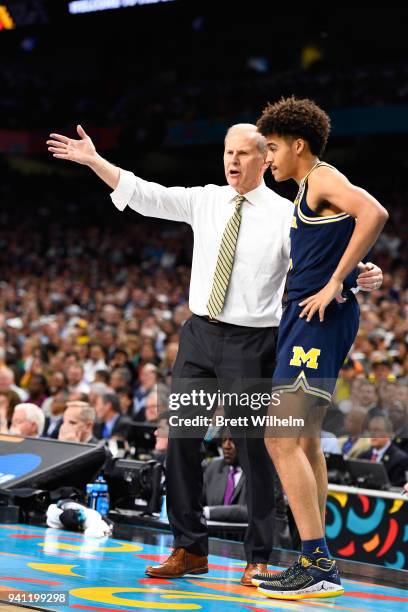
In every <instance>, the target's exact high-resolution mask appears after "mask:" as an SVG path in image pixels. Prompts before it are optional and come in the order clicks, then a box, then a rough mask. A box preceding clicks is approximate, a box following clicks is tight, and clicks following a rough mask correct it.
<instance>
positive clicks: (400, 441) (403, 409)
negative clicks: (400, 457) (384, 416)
mask: <svg viewBox="0 0 408 612" xmlns="http://www.w3.org/2000/svg"><path fill="white" fill-rule="evenodd" d="M388 415H389V417H390V421H391V423H392V424H393V426H394V438H393V443H394V444H395V445H396V446H398V448H400V449H401V450H402V451H404V453H408V409H407V406H406V405H405V404H404V403H403V402H402V401H400V400H394V401H392V402H391V403H390V406H389V408H388Z"/></svg>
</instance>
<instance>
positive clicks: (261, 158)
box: [224, 126, 268, 195]
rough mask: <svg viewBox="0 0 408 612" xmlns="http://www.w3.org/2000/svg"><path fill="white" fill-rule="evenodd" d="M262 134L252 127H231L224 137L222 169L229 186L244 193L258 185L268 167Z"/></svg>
mask: <svg viewBox="0 0 408 612" xmlns="http://www.w3.org/2000/svg"><path fill="white" fill-rule="evenodd" d="M262 144H263V142H262V136H261V135H260V134H258V133H257V131H256V128H255V126H254V127H253V129H252V128H241V127H233V128H231V129H230V130H229V132H228V134H227V136H226V138H225V149H224V169H225V177H226V179H227V182H228V184H229V185H231V187H233V188H234V189H235V190H236V191H237V192H238V193H240V194H241V195H244V194H245V193H248V192H249V191H252V190H253V189H255V188H256V187H258V186H259V185H260V184H261V182H262V179H263V175H264V172H265V170H266V168H267V167H268V164H267V163H266V162H265V155H266V150H262V148H263V147H262Z"/></svg>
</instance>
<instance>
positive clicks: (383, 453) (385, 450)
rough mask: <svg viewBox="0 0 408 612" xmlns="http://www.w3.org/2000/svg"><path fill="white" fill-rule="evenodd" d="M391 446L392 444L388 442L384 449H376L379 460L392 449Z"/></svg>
mask: <svg viewBox="0 0 408 612" xmlns="http://www.w3.org/2000/svg"><path fill="white" fill-rule="evenodd" d="M390 446H391V442H387V444H385V445H384V446H383V447H382V448H376V449H374V450H376V451H377V456H378V458H380V459H382V458H383V457H384V455H385V453H386V452H387V450H388V449H389V448H390Z"/></svg>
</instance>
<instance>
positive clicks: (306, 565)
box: [258, 555, 344, 599]
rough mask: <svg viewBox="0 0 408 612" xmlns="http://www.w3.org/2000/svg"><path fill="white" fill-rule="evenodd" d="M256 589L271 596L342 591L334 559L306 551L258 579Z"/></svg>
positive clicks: (295, 596) (297, 596)
mask: <svg viewBox="0 0 408 612" xmlns="http://www.w3.org/2000/svg"><path fill="white" fill-rule="evenodd" d="M258 591H259V593H262V595H266V597H270V598H272V599H307V598H312V597H313V598H315V597H337V596H338V595H343V593H344V589H343V587H342V585H341V580H340V576H339V572H338V570H337V564H336V561H334V559H327V558H325V557H320V558H318V559H314V558H313V557H308V556H307V555H300V557H299V559H298V560H297V561H296V563H295V564H294V565H292V566H291V567H289V568H288V569H287V570H285V571H284V572H282V573H280V574H277V575H276V574H275V575H274V576H271V577H270V579H268V580H267V581H265V582H261V584H260V585H259V586H258Z"/></svg>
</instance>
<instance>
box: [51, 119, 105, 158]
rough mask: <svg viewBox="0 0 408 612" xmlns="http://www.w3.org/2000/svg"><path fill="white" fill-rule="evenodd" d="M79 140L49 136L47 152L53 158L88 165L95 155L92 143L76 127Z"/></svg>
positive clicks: (80, 128)
mask: <svg viewBox="0 0 408 612" xmlns="http://www.w3.org/2000/svg"><path fill="white" fill-rule="evenodd" d="M77 132H78V136H79V140H76V139H74V138H68V137H67V136H63V135H62V134H50V139H51V140H47V145H48V150H49V152H50V153H52V155H53V157H57V158H58V159H68V160H69V161H73V162H77V163H78V164H84V165H88V164H89V163H91V162H92V160H93V159H94V158H95V156H96V155H97V153H96V149H95V146H94V143H93V142H92V140H91V139H90V138H89V136H88V134H87V133H86V132H85V130H84V129H83V128H82V127H81V126H80V125H77Z"/></svg>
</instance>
